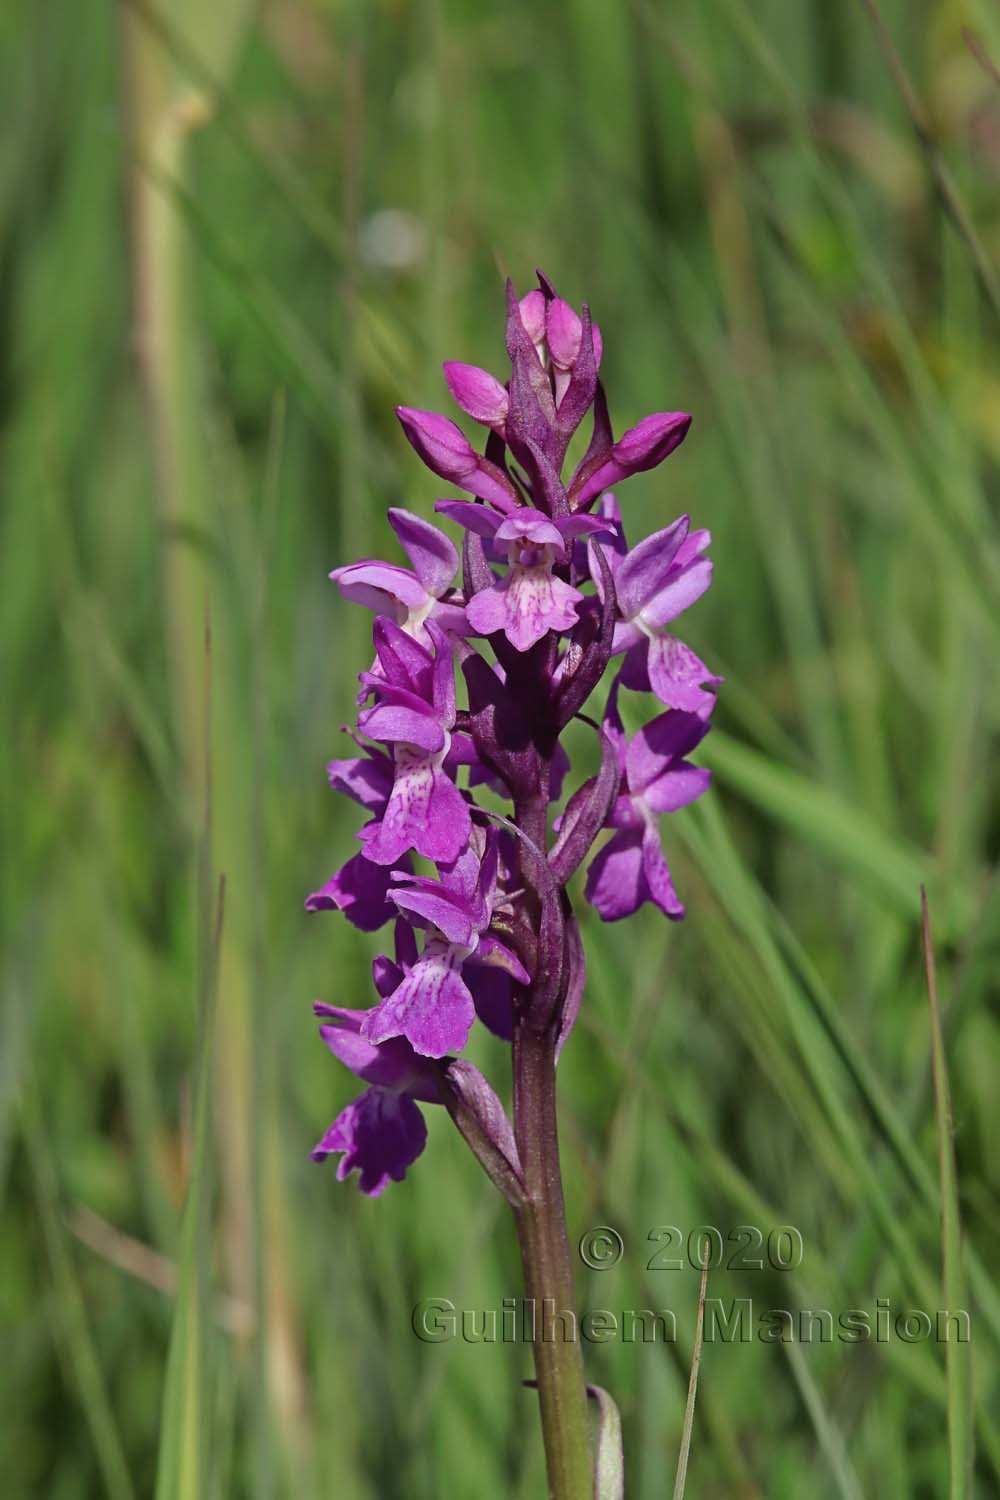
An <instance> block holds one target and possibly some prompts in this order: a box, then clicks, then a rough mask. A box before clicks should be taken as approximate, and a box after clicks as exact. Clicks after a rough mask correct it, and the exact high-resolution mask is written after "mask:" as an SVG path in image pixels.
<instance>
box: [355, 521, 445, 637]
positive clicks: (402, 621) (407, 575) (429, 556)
mask: <svg viewBox="0 0 1000 1500" xmlns="http://www.w3.org/2000/svg"><path fill="white" fill-rule="evenodd" d="M389 524H390V526H391V527H392V529H393V531H394V532H395V533H396V535H397V537H398V538H399V541H400V543H401V545H402V548H403V551H404V552H405V553H406V555H407V557H408V558H409V559H410V562H411V563H412V565H413V566H412V569H410V568H401V567H399V566H398V564H396V563H386V562H378V561H376V560H368V561H365V562H359V563H351V564H349V565H348V566H347V567H344V568H334V570H333V572H332V573H331V574H330V577H331V578H332V579H333V581H334V583H336V585H337V586H338V588H339V589H340V592H341V594H343V596H344V598H345V599H349V600H351V602H352V603H355V604H364V605H366V606H367V607H368V608H369V609H372V610H374V611H375V613H376V614H377V615H389V616H390V617H391V618H393V619H395V621H396V623H397V625H399V626H400V628H401V629H403V630H405V631H406V633H407V635H412V636H415V637H416V639H417V640H419V641H420V642H421V643H422V644H423V645H425V646H429V645H430V640H429V638H428V635H427V632H426V630H425V629H424V622H425V621H426V620H428V619H433V620H435V621H436V622H437V624H438V625H440V626H441V628H442V629H443V630H446V631H450V632H451V633H452V634H456V635H460V634H461V633H462V632H463V631H464V630H465V612H464V610H463V608H462V600H461V596H460V595H459V594H458V593H457V592H456V591H455V590H454V589H453V587H452V585H453V584H454V582H455V578H456V576H457V574H458V552H457V551H456V550H455V545H454V543H453V542H452V540H451V538H450V537H449V536H446V535H445V533H444V532H443V531H439V530H438V528H437V527H436V526H432V525H431V524H430V522H429V521H424V520H422V519H421V518H420V516H415V515H413V514H412V512H410V511H408V510H400V509H391V510H390V511H389Z"/></svg>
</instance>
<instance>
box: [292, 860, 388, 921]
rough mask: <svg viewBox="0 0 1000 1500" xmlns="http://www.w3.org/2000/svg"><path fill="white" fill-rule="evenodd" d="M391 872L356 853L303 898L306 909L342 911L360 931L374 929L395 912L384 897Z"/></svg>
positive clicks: (385, 896)
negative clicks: (323, 883)
mask: <svg viewBox="0 0 1000 1500" xmlns="http://www.w3.org/2000/svg"><path fill="white" fill-rule="evenodd" d="M389 876H390V871H389V869H388V867H387V866H384V865H376V864H373V863H372V861H371V860H370V859H366V858H365V856H364V854H355V855H354V857H353V859H349V860H348V861H347V863H346V865H344V866H343V867H342V868H341V869H339V870H338V871H337V872H336V874H335V875H331V876H330V879H329V880H328V881H327V882H326V884H325V885H323V886H321V887H320V889H319V890H318V891H314V892H313V893H312V895H311V896H307V897H306V911H342V912H343V913H344V916H345V917H346V918H347V920H348V921H349V922H353V923H354V926H355V927H359V928H360V929H361V931H362V932H377V931H378V929H379V928H380V927H383V926H384V925H385V923H386V922H389V921H391V920H392V918H393V917H394V916H395V915H396V908H395V907H394V906H390V904H389V901H388V899H387V892H388V889H389Z"/></svg>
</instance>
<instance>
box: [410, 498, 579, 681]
mask: <svg viewBox="0 0 1000 1500" xmlns="http://www.w3.org/2000/svg"><path fill="white" fill-rule="evenodd" d="M435 509H436V510H438V511H440V512H442V513H443V514H444V515H447V516H449V517H450V518H451V519H452V520H453V521H457V522H458V523H459V525H460V526H464V527H465V528H466V529H467V530H469V531H474V532H478V533H479V535H480V536H485V537H488V538H489V539H490V541H492V542H493V544H494V546H503V547H504V548H505V549H506V552H507V560H508V563H509V569H508V572H507V573H506V575H505V576H504V577H503V578H502V579H500V580H499V581H497V582H494V583H493V584H492V586H491V587H489V588H486V589H481V590H480V591H479V592H478V593H476V594H474V595H473V596H472V598H471V599H470V600H469V601H468V603H467V605H466V608H465V614H466V619H467V620H468V622H469V626H470V628H471V629H472V630H473V631H475V632H476V633H477V634H479V635H493V634H494V632H495V631H498V630H502V631H503V633H504V635H506V637H507V639H508V640H509V641H510V643H511V645H512V646H513V647H514V649H515V650H516V651H529V650H530V649H531V647H532V646H533V645H535V643H536V642H537V641H540V640H541V639H542V638H543V636H545V635H547V634H548V632H549V631H550V630H554V631H556V632H557V633H558V634H561V633H563V632H565V631H568V630H572V628H573V626H574V625H575V624H576V622H577V616H578V610H579V606H580V605H581V603H582V602H583V598H584V596H583V594H582V593H581V592H580V590H579V589H577V588H574V587H573V586H572V584H569V583H566V582H565V581H564V580H563V579H562V578H560V577H559V576H558V575H557V574H556V573H554V572H553V568H554V566H555V565H556V563H565V562H566V561H567V557H568V552H567V546H566V544H567V542H568V541H570V540H572V539H573V538H574V537H578V536H583V535H584V534H586V533H591V532H595V531H602V530H604V529H606V528H605V526H604V523H603V522H601V521H600V520H598V519H597V517H595V516H583V515H577V516H560V517H558V518H557V519H555V520H552V519H550V518H549V517H548V516H546V515H543V514H542V513H541V511H537V510H531V509H530V508H529V507H528V506H523V507H522V508H521V509H520V510H519V511H516V512H515V513H514V514H513V515H511V516H506V517H500V516H497V515H495V514H494V513H493V512H492V511H489V510H487V509H486V508H485V507H484V506H482V505H470V504H469V503H468V502H467V501H464V500H439V501H438V503H437V505H436V507H435Z"/></svg>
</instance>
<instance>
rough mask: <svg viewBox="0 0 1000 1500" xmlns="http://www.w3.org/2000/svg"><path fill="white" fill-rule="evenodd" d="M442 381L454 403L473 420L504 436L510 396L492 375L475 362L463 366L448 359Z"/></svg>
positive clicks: (456, 361)
mask: <svg viewBox="0 0 1000 1500" xmlns="http://www.w3.org/2000/svg"><path fill="white" fill-rule="evenodd" d="M443 369H444V378H445V384H446V385H447V387H448V389H449V391H450V392H451V394H452V398H453V399H454V401H455V403H456V405H458V406H460V407H461V408H462V410H463V411H464V412H465V413H466V414H467V415H468V416H470V417H471V418H472V419H473V421H474V422H481V423H482V424H483V426H484V427H492V428H493V430H494V432H496V433H498V434H499V436H500V437H503V435H504V423H505V422H506V420H507V413H508V411H509V410H510V397H509V396H508V395H507V389H506V387H505V386H502V385H501V384H500V382H499V380H497V378H496V376H495V375H491V374H490V373H489V371H488V370H481V369H480V368H479V366H478V365H463V364H461V363H459V361H458V360H454V359H450V360H448V361H447V362H446V363H445V364H444V366H443Z"/></svg>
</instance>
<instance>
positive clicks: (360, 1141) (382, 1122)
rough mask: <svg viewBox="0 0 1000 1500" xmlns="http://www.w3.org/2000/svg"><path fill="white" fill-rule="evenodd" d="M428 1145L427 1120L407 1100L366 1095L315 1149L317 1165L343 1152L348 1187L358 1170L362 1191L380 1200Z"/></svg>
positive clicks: (341, 1173)
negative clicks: (350, 1177)
mask: <svg viewBox="0 0 1000 1500" xmlns="http://www.w3.org/2000/svg"><path fill="white" fill-rule="evenodd" d="M426 1141H427V1126H426V1125H425V1124H424V1117H423V1115H422V1114H421V1113H420V1110H419V1109H418V1108H417V1106H416V1105H415V1104H414V1102H413V1100H412V1099H408V1098H407V1097H406V1095H405V1094H393V1093H389V1092H387V1091H386V1090H385V1089H380V1088H370V1089H366V1090H365V1092H364V1093H363V1094H362V1095H361V1097H360V1099H355V1100H354V1102H353V1103H352V1104H349V1105H348V1106H347V1108H346V1109H344V1110H341V1112H340V1114H339V1115H338V1116H337V1118H336V1119H335V1120H334V1122H333V1124H332V1125H331V1126H330V1128H329V1130H328V1131H327V1132H326V1135H325V1136H324V1137H323V1139H322V1140H321V1141H320V1142H319V1143H318V1144H317V1145H316V1146H315V1147H314V1149H313V1153H312V1158H313V1161H323V1160H324V1159H325V1158H326V1157H327V1156H330V1155H332V1154H333V1153H334V1152H338V1151H341V1152H343V1157H342V1159H341V1161H340V1164H339V1166H338V1167H337V1177H338V1179H339V1180H340V1181H341V1182H343V1180H344V1178H345V1177H349V1176H350V1175H351V1173H352V1172H353V1171H355V1170H357V1171H358V1172H360V1177H359V1180H358V1186H359V1187H360V1189H361V1191H362V1192H363V1193H367V1194H368V1196H369V1197H371V1198H377V1197H378V1196H379V1194H380V1193H381V1192H382V1191H383V1190H384V1189H385V1188H386V1187H387V1186H388V1184H389V1183H390V1182H402V1180H403V1178H404V1177H405V1176H406V1169H407V1167H409V1166H411V1165H412V1164H413V1162H415V1161H416V1159H417V1157H418V1156H419V1155H420V1153H421V1151H423V1149H424V1146H425V1144H426Z"/></svg>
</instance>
